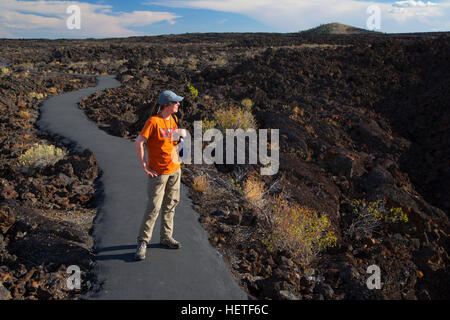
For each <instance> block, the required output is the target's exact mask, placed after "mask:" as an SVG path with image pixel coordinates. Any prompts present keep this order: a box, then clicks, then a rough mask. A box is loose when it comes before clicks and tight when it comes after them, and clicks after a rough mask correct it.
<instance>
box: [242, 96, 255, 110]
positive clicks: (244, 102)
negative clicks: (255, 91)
mask: <svg viewBox="0 0 450 320" xmlns="http://www.w3.org/2000/svg"><path fill="white" fill-rule="evenodd" d="M241 106H243V107H244V108H245V109H246V110H250V109H251V108H252V107H253V101H252V100H250V99H248V98H246V99H242V101H241Z"/></svg>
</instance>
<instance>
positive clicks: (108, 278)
mask: <svg viewBox="0 0 450 320" xmlns="http://www.w3.org/2000/svg"><path fill="white" fill-rule="evenodd" d="M118 86H120V82H118V81H117V80H115V79H114V77H113V76H97V85H96V86H95V87H93V88H87V89H81V90H78V91H73V92H69V93H65V94H61V95H58V96H55V97H52V98H50V99H48V100H45V101H44V102H43V103H42V105H41V117H40V119H39V121H38V123H37V125H38V127H39V128H40V129H41V130H44V131H48V132H51V133H55V134H58V135H59V136H62V137H65V138H66V139H69V140H70V141H72V142H75V143H76V148H77V149H78V150H80V151H82V150H83V149H85V148H89V149H90V150H92V152H93V153H94V154H95V156H96V158H97V161H98V164H99V167H100V169H101V170H102V171H103V175H102V177H101V178H100V183H101V184H102V185H103V191H104V199H103V201H102V204H101V205H100V207H99V208H98V209H99V213H98V216H97V217H96V219H95V222H94V234H93V236H94V239H95V248H96V267H95V268H94V272H95V273H96V275H97V278H98V280H100V283H101V284H102V285H101V287H100V290H98V291H96V292H90V293H89V294H87V295H86V296H84V297H83V298H85V299H247V298H248V296H247V294H246V293H245V292H244V291H243V290H242V289H241V288H240V287H239V286H238V285H237V283H236V281H235V280H234V279H233V278H232V276H231V274H230V272H229V271H228V269H227V267H226V265H225V263H224V261H223V258H222V257H221V256H220V254H219V253H218V252H217V251H216V250H215V249H214V248H213V247H212V246H211V245H210V244H209V242H208V235H207V233H206V231H205V230H204V229H203V228H202V227H201V225H200V223H199V222H198V220H197V219H198V214H197V213H196V212H195V211H194V210H193V209H192V207H191V206H192V203H191V200H190V199H189V198H188V196H187V187H186V186H185V185H183V184H182V186H181V201H180V203H179V205H178V206H177V209H176V212H175V222H174V225H175V228H174V238H176V239H177V240H179V241H180V242H181V243H182V244H183V247H182V248H181V249H178V250H170V249H165V248H163V247H161V246H160V245H159V224H160V222H159V219H160V218H158V221H157V222H156V225H155V230H154V232H153V239H152V241H151V242H150V244H149V249H148V250H147V259H146V260H144V261H139V262H135V261H134V252H135V248H136V236H137V233H138V231H139V227H140V223H141V220H142V216H143V212H144V209H145V206H146V200H147V197H146V179H147V177H146V176H145V174H144V172H143V170H142V168H141V166H140V164H139V162H138V160H137V155H136V151H135V147H134V144H133V143H132V142H131V141H128V140H126V139H123V138H119V137H114V136H111V135H108V134H107V133H105V132H104V131H102V130H100V129H99V128H98V127H97V126H96V124H95V123H94V122H92V121H91V120H89V119H88V118H87V117H86V115H85V114H84V113H83V111H81V110H80V109H79V108H78V106H77V102H79V101H80V100H81V98H83V97H87V96H89V95H91V94H93V93H94V92H96V91H101V90H104V89H106V88H115V87H118Z"/></svg>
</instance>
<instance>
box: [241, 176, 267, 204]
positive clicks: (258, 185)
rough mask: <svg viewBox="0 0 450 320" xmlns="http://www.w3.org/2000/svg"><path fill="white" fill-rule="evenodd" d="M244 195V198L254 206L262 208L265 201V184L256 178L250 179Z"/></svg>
mask: <svg viewBox="0 0 450 320" xmlns="http://www.w3.org/2000/svg"><path fill="white" fill-rule="evenodd" d="M243 193H244V198H245V199H247V200H248V201H249V202H250V203H251V204H252V205H254V206H256V207H261V205H262V203H263V200H264V199H263V197H264V182H263V181H261V180H259V179H258V178H257V177H255V176H252V177H249V178H248V179H247V180H246V181H245V182H244V188H243Z"/></svg>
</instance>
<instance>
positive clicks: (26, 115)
mask: <svg viewBox="0 0 450 320" xmlns="http://www.w3.org/2000/svg"><path fill="white" fill-rule="evenodd" d="M17 115H18V116H19V117H21V118H22V119H25V120H30V118H31V117H30V113H29V112H28V110H19V112H17Z"/></svg>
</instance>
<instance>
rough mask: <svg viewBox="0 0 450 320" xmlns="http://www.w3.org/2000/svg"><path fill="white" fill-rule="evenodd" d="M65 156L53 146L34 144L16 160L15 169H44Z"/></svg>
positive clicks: (63, 152)
mask: <svg viewBox="0 0 450 320" xmlns="http://www.w3.org/2000/svg"><path fill="white" fill-rule="evenodd" d="M65 155H66V152H65V151H64V150H62V149H60V148H57V147H55V146H53V145H50V146H48V145H44V144H37V143H35V144H34V145H33V146H32V147H31V148H30V149H28V150H27V151H26V152H25V153H23V154H21V155H20V156H19V158H18V159H17V167H18V168H19V169H23V170H30V169H35V168H44V167H47V166H49V165H53V164H55V163H56V162H58V161H59V160H61V159H62V158H64V156H65Z"/></svg>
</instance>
